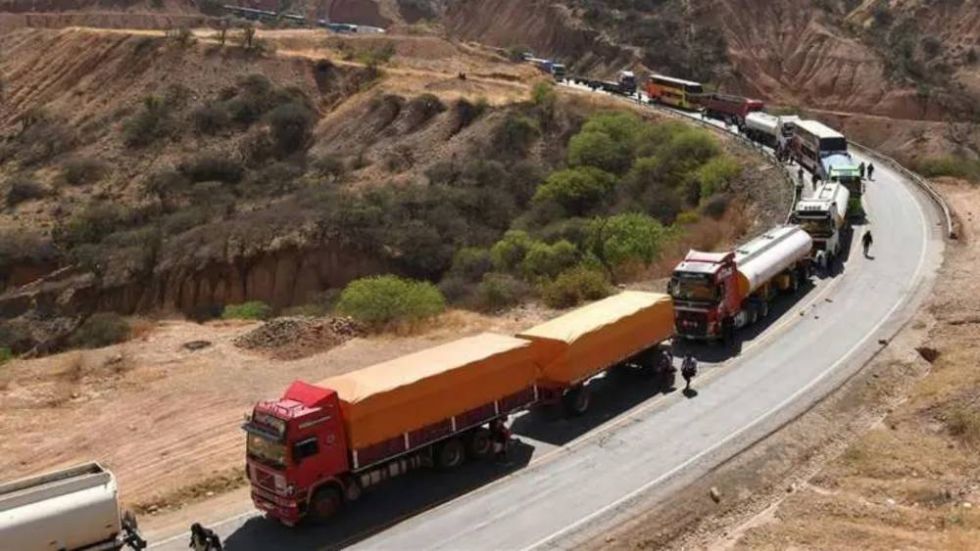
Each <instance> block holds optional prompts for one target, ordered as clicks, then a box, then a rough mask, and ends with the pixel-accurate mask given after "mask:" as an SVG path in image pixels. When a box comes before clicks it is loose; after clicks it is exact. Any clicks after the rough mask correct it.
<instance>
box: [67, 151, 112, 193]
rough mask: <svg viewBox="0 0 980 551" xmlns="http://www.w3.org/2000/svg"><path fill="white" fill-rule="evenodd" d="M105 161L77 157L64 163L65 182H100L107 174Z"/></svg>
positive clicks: (70, 183) (83, 183)
mask: <svg viewBox="0 0 980 551" xmlns="http://www.w3.org/2000/svg"><path fill="white" fill-rule="evenodd" d="M105 168H106V167H105V163H103V162H101V161H99V160H98V159H91V158H87V157H75V158H72V159H69V160H67V161H65V164H64V165H62V167H61V170H62V175H63V176H64V179H65V182H66V183H68V184H69V185H72V186H82V185H89V184H94V183H96V182H98V181H99V180H100V179H102V176H103V175H104V174H105Z"/></svg>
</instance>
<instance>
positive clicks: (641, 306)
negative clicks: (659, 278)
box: [518, 291, 674, 385]
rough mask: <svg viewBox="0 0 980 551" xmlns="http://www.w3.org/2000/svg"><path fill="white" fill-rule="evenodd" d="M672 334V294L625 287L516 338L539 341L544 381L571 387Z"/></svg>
mask: <svg viewBox="0 0 980 551" xmlns="http://www.w3.org/2000/svg"><path fill="white" fill-rule="evenodd" d="M673 334H674V305H673V301H671V299H670V296H668V295H664V294H660V293H642V292H639V291H623V292H622V293H619V294H618V295H614V296H611V297H609V298H606V299H603V300H600V301H598V302H594V303H592V304H589V305H588V306H584V307H582V308H578V309H576V310H572V311H571V312H569V313H567V314H565V315H564V316H561V317H558V318H555V319H553V320H551V321H548V322H545V323H542V324H541V325H538V326H537V327H534V328H532V329H529V330H527V331H525V332H523V333H521V334H520V335H518V336H519V337H524V338H528V339H533V340H534V341H535V342H536V343H537V345H538V346H537V348H538V352H539V361H540V362H541V364H542V365H543V366H544V367H543V379H544V381H545V382H549V383H555V384H559V385H570V384H574V383H578V382H580V381H583V380H585V379H587V378H589V377H591V376H593V375H595V374H596V373H598V372H599V371H601V370H603V369H605V368H606V367H609V366H610V365H612V364H614V363H616V362H618V361H620V360H623V359H626V358H627V357H629V356H631V355H633V354H635V353H637V352H639V351H641V350H643V349H646V348H649V347H651V346H653V345H655V344H657V343H660V342H662V341H664V340H667V339H669V338H670V337H671V336H672V335H673Z"/></svg>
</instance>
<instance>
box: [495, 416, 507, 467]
mask: <svg viewBox="0 0 980 551" xmlns="http://www.w3.org/2000/svg"><path fill="white" fill-rule="evenodd" d="M490 440H491V441H492V442H493V451H494V457H496V458H497V461H498V462H500V463H505V462H506V461H507V448H508V447H509V444H510V429H508V428H507V424H506V423H505V422H504V420H503V419H494V420H493V421H492V422H491V423H490Z"/></svg>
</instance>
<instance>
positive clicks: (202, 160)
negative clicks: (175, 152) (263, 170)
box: [180, 153, 245, 183]
mask: <svg viewBox="0 0 980 551" xmlns="http://www.w3.org/2000/svg"><path fill="white" fill-rule="evenodd" d="M180 172H181V173H182V174H184V175H185V176H187V179H188V180H190V181H191V182H215V181H217V182H227V183H235V182H238V181H240V180H241V179H242V175H243V174H244V172H245V171H244V169H243V168H242V165H241V164H240V163H239V162H238V161H237V160H235V159H234V158H232V157H230V156H229V155H227V154H224V153H202V154H200V155H197V156H195V157H193V158H191V159H189V160H187V161H184V162H182V163H180Z"/></svg>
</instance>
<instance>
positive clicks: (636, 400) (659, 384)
mask: <svg viewBox="0 0 980 551" xmlns="http://www.w3.org/2000/svg"><path fill="white" fill-rule="evenodd" d="M588 386H589V392H590V394H591V395H592V403H591V404H590V405H589V410H588V411H587V412H586V413H585V415H582V416H581V417H567V416H566V415H565V413H564V411H563V409H562V407H561V406H560V405H555V406H546V407H539V408H536V409H534V410H532V411H531V412H530V413H529V414H527V415H523V416H521V417H518V418H517V419H515V420H514V423H513V424H512V426H511V430H512V431H513V432H514V434H516V435H524V436H527V437H529V438H533V439H535V440H538V441H541V442H547V443H549V444H554V445H556V446H561V445H563V444H567V443H568V442H570V441H572V440H574V439H575V438H578V437H579V436H581V435H583V434H585V433H586V432H589V431H590V430H592V429H594V428H596V427H597V426H599V425H601V424H603V423H605V422H606V421H609V420H610V419H612V418H614V417H616V416H618V415H619V414H621V413H623V412H625V411H627V410H629V409H631V408H633V407H634V406H636V405H638V404H640V403H642V402H645V401H647V400H649V399H650V398H652V397H654V396H656V395H658V394H661V393H663V394H669V393H671V392H674V391H675V390H676V388H675V387H674V385H673V384H672V385H670V386H669V388H668V387H665V385H664V383H663V381H661V380H658V379H656V378H651V377H647V376H644V375H642V374H640V373H635V372H631V371H629V370H628V369H624V370H611V371H609V372H607V373H606V374H605V375H603V376H600V377H596V378H595V379H592V380H591V381H590V382H589V385H588Z"/></svg>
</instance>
